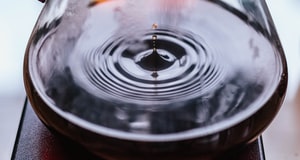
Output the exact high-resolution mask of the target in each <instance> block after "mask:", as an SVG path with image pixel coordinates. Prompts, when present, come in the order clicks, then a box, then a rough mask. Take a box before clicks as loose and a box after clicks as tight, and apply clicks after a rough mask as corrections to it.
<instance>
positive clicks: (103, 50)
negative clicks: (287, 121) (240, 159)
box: [24, 0, 287, 160]
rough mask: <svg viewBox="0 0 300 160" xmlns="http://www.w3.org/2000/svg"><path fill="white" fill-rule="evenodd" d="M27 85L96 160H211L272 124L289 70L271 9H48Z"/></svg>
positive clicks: (94, 5)
mask: <svg viewBox="0 0 300 160" xmlns="http://www.w3.org/2000/svg"><path fill="white" fill-rule="evenodd" d="M24 83H25V87H26V93H27V96H28V99H29V103H30V104H31V105H32V108H33V110H34V112H35V114H36V115H37V116H38V118H39V119H40V120H41V121H42V122H43V123H44V125H45V126H46V127H47V128H48V129H49V130H50V131H51V132H52V133H53V134H54V136H57V137H63V138H62V139H68V140H70V141H71V142H72V143H76V144H79V146H81V147H82V148H84V149H85V150H87V151H88V152H89V153H90V154H91V155H94V156H95V157H98V158H99V159H100V158H103V159H108V160H148V159H149V160H153V159H161V160H166V159H172V160H181V159H182V160H190V159H192V160H199V159H204V160H212V159H222V158H224V157H226V156H225V155H226V153H232V152H233V151H234V150H237V149H238V148H243V147H244V146H247V145H248V144H251V143H252V142H255V141H256V140H257V138H258V137H259V136H260V135H261V133H262V132H263V131H264V129H265V128H266V127H267V126H268V125H269V124H270V122H271V121H272V119H273V118H274V117H275V115H276V113H277V112H278V110H279V108H280V106H281V104H282V102H283V100H284V97H285V93H286V88H287V64H286V59H285V55H284V53H283V49H282V47H281V44H280V41H279V38H278V35H277V33H276V30H275V27H274V24H273V22H272V19H271V16H270V13H269V11H268V8H267V5H266V3H265V1H264V0H230V1H229V0H46V1H45V5H44V8H43V10H42V12H41V14H40V17H39V18H38V20H37V23H36V25H35V27H34V29H33V32H32V35H31V38H30V40H29V43H28V47H27V50H26V55H25V59H24Z"/></svg>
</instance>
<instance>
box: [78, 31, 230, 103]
mask: <svg viewBox="0 0 300 160" xmlns="http://www.w3.org/2000/svg"><path fill="white" fill-rule="evenodd" d="M217 57H218V56H216V53H214V52H213V50H211V48H210V47H209V46H208V45H207V44H206V43H205V42H204V41H203V40H202V39H201V37H196V36H193V35H192V34H189V33H188V32H186V33H183V32H182V31H181V32H177V31H176V30H174V29H173V30H172V31H171V30H166V29H155V30H147V31H145V34H143V36H142V38H141V37H139V40H133V39H131V37H128V36H120V37H112V38H111V39H109V40H108V41H107V42H106V43H105V44H104V45H102V46H100V47H99V48H96V49H94V50H91V51H90V52H86V53H85V54H84V58H83V62H82V64H84V65H83V66H82V68H83V72H84V73H82V74H83V75H85V76H86V77H87V79H88V82H89V85H88V86H89V87H92V88H93V92H94V93H93V94H95V95H100V96H103V95H106V96H108V97H110V98H113V99H118V100H124V101H126V102H128V101H131V102H133V101H134V102H135V103H141V104H147V102H148V103H149V104H163V103H167V102H170V101H182V100H183V99H190V98H195V97H197V96H200V95H203V94H204V93H205V92H206V91H208V90H211V88H212V87H214V86H215V85H216V84H218V82H219V81H220V80H221V79H222V75H223V71H224V70H223V67H222V66H220V65H219V64H222V63H218V58H217ZM85 83H86V82H85Z"/></svg>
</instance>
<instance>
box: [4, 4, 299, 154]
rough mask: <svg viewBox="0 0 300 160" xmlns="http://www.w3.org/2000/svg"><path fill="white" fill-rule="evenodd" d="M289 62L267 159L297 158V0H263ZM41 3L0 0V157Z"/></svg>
mask: <svg viewBox="0 0 300 160" xmlns="http://www.w3.org/2000/svg"><path fill="white" fill-rule="evenodd" d="M266 1H267V3H268V5H269V9H270V12H271V14H272V16H273V20H274V22H275V26H276V28H277V31H278V34H279V37H280V39H281V42H282V45H283V48H284V50H285V54H286V57H287V61H288V67H289V88H288V93H287V97H286V100H285V102H284V105H283V107H282V109H281V110H280V112H279V114H278V115H277V117H276V118H275V120H274V121H273V122H272V124H271V125H270V126H269V127H268V129H267V130H266V131H265V132H264V133H263V140H264V147H265V152H266V158H267V160H284V159H287V160H300V125H299V123H300V85H299V84H300V1H299V0H276V1H274V0H266ZM42 7H43V4H42V3H39V2H38V1H37V0H28V1H27V0H26V1H24V0H23V1H21V0H19V1H16V0H9V1H0V22H1V24H0V160H9V159H10V158H11V154H12V150H13V146H14V141H15V138H16V133H17V129H18V125H19V121H20V116H21V113H22V109H23V104H24V100H25V97H26V96H25V91H24V86H23V77H22V67H23V66H22V65H23V56H24V52H25V48H26V45H27V41H28V39H29V36H30V33H31V31H32V29H33V26H34V24H35V21H36V20H37V17H38V15H39V12H40V10H41V9H42Z"/></svg>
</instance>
